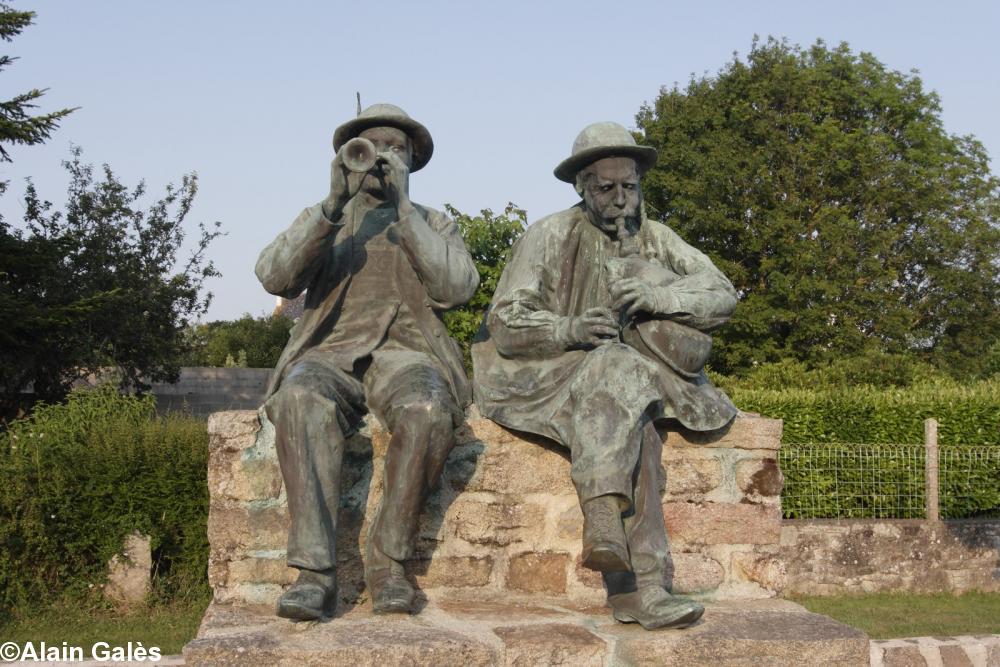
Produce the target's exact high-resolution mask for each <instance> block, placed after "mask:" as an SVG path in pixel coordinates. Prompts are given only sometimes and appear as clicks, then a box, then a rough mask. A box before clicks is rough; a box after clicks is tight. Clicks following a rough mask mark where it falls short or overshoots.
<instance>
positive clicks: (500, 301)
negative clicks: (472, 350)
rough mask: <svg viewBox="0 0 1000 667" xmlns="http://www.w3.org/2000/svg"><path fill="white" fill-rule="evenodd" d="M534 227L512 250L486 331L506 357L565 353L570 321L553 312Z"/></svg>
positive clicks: (542, 258) (542, 247) (542, 256)
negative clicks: (564, 334) (565, 331)
mask: <svg viewBox="0 0 1000 667" xmlns="http://www.w3.org/2000/svg"><path fill="white" fill-rule="evenodd" d="M534 232H535V230H534V229H532V228H531V227H529V228H528V231H527V232H526V233H525V234H524V236H522V237H521V238H520V239H519V240H518V241H517V242H516V243H515V244H514V247H513V249H512V250H511V256H510V260H509V261H508V262H507V266H506V267H504V271H503V275H502V276H501V277H500V281H499V282H498V283H497V289H496V292H495V293H494V296H493V304H492V305H491V307H490V310H489V313H488V315H487V318H486V327H487V329H488V330H489V332H490V338H491V339H492V340H493V344H494V345H495V346H496V349H497V352H499V353H500V354H501V355H503V356H505V357H514V358H516V357H531V358H539V357H548V356H555V355H557V354H559V353H561V352H562V351H564V350H565V349H566V344H565V342H564V340H563V339H564V338H565V337H564V336H562V335H560V334H561V333H564V330H565V328H566V325H567V324H568V323H569V320H570V318H567V317H563V316H560V315H559V314H557V313H556V312H554V311H553V310H552V306H551V304H550V302H551V301H552V290H551V289H550V283H551V280H550V277H549V276H548V275H547V270H546V263H545V253H544V244H543V243H541V242H540V240H539V239H536V238H535V236H536V235H535V233H534Z"/></svg>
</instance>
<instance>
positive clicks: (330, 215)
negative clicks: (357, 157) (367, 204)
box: [323, 152, 360, 221]
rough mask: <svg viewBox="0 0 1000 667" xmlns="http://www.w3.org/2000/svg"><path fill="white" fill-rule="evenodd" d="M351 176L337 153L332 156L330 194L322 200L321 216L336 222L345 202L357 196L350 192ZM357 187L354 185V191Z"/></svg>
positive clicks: (356, 178)
mask: <svg viewBox="0 0 1000 667" xmlns="http://www.w3.org/2000/svg"><path fill="white" fill-rule="evenodd" d="M351 176H352V173H351V172H349V171H348V170H347V167H345V166H344V162H343V160H342V159H341V156H340V153H339V152H338V153H337V155H335V156H334V158H333V162H331V163H330V193H329V194H328V195H327V196H326V199H324V200H323V215H325V216H326V218H327V219H328V220H334V221H335V220H337V219H338V218H339V217H340V214H341V212H342V211H343V210H344V206H346V205H347V202H348V201H350V199H351V197H353V196H354V195H355V194H357V193H356V192H354V193H352V192H350V181H351V180H352V179H351ZM353 180H358V181H360V179H359V178H358V177H355V178H354V179H353ZM357 185H359V184H356V186H355V190H356V189H357Z"/></svg>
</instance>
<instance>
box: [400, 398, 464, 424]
mask: <svg viewBox="0 0 1000 667" xmlns="http://www.w3.org/2000/svg"><path fill="white" fill-rule="evenodd" d="M396 421H397V423H399V422H404V423H406V424H409V425H412V426H417V427H423V428H428V429H441V428H445V427H448V428H450V427H451V412H450V411H449V410H448V409H447V407H445V405H444V404H443V403H442V402H441V401H436V400H434V399H433V398H422V399H419V400H414V401H409V402H407V403H406V404H404V405H402V406H400V407H399V409H398V410H397V411H396Z"/></svg>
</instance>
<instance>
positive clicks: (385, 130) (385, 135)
mask: <svg viewBox="0 0 1000 667" xmlns="http://www.w3.org/2000/svg"><path fill="white" fill-rule="evenodd" d="M358 136H359V137H363V138H365V139H367V140H368V141H370V142H372V143H373V144H375V152H377V153H395V154H396V155H398V156H399V157H400V159H401V160H402V161H403V164H405V165H406V168H407V169H409V168H410V167H412V166H413V145H412V144H411V143H410V138H409V137H408V136H407V135H406V132H403V131H402V130H401V129H399V128H398V127H370V128H368V129H367V130H364V131H363V132H361V134H359V135H358ZM373 171H374V170H373ZM349 178H356V179H363V180H362V181H361V184H360V189H361V190H363V191H364V192H366V193H368V194H369V195H371V196H372V197H374V198H376V199H380V200H381V199H384V198H385V193H384V192H383V191H382V184H381V183H380V182H379V179H378V177H377V176H376V175H375V174H374V173H372V172H368V173H367V174H351V175H350V176H349ZM350 185H351V191H352V192H354V191H355V190H357V189H358V186H357V185H356V184H355V183H351V184H350Z"/></svg>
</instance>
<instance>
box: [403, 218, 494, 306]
mask: <svg viewBox="0 0 1000 667" xmlns="http://www.w3.org/2000/svg"><path fill="white" fill-rule="evenodd" d="M393 237H394V238H395V239H396V241H397V242H398V243H399V245H400V247H401V248H402V249H403V252H404V253H406V257H407V259H408V260H409V262H410V266H412V267H413V270H414V271H416V273H417V276H419V277H420V281H421V282H422V283H423V284H424V288H425V289H426V290H427V296H428V297H430V299H431V301H433V305H434V307H435V308H438V309H446V308H453V307H455V306H460V305H462V304H463V303H466V302H467V301H468V300H469V299H471V298H472V295H473V294H475V292H476V287H478V286H479V271H477V270H476V265H475V263H474V262H473V261H472V256H471V255H470V254H469V251H468V249H466V247H465V241H463V240H462V234H461V232H460V231H459V229H458V225H456V224H455V222H454V221H453V220H451V219H450V218H448V217H447V216H446V215H444V214H443V213H438V212H437V211H430V210H427V215H426V217H425V216H424V215H423V214H422V213H421V211H420V210H419V209H417V208H416V207H413V208H411V209H410V211H409V212H408V213H407V215H405V216H403V218H402V219H400V220H399V222H397V223H396V224H395V225H393Z"/></svg>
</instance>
